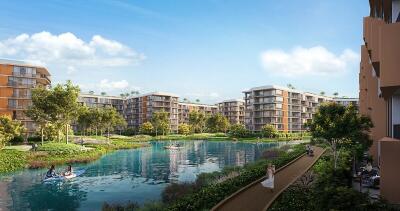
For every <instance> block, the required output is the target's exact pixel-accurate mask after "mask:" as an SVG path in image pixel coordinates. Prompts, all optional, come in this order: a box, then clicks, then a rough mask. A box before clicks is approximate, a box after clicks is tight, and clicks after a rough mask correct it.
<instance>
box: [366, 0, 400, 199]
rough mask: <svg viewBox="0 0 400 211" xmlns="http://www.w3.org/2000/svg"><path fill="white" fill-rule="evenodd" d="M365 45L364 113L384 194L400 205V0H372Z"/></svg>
mask: <svg viewBox="0 0 400 211" xmlns="http://www.w3.org/2000/svg"><path fill="white" fill-rule="evenodd" d="M369 3H370V15H369V16H368V17H364V32H363V40H364V45H362V46H361V64H360V74H359V83H360V93H359V95H360V109H359V110H360V113H361V114H364V115H368V116H370V117H371V119H372V122H373V123H374V128H372V129H371V137H372V139H373V140H374V142H373V145H372V147H371V148H370V153H371V154H372V155H373V158H374V164H375V165H378V166H379V169H380V176H381V177H380V193H381V196H382V197H383V198H385V199H386V200H388V201H389V202H391V203H397V204H400V183H399V178H400V177H399V175H400V168H399V161H400V59H399V56H400V0H384V1H378V0H370V1H369Z"/></svg>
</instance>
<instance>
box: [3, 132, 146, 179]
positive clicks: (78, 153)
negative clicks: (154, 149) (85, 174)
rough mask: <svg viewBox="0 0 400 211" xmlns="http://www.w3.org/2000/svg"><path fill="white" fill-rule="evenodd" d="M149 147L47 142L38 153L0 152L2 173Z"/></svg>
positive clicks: (120, 143) (115, 142)
mask: <svg viewBox="0 0 400 211" xmlns="http://www.w3.org/2000/svg"><path fill="white" fill-rule="evenodd" d="M146 146H148V144H147V143H145V142H139V143H138V142H133V141H127V140H124V139H111V140H110V141H106V140H97V141H96V143H85V144H84V145H82V146H81V145H78V144H75V143H70V144H65V143H58V142H46V143H45V144H44V145H42V146H39V147H38V148H37V150H36V151H19V150H17V149H4V150H1V151H0V173H7V172H12V171H16V170H20V169H23V168H45V167H48V166H50V165H62V164H72V163H88V162H91V161H94V160H97V159H99V158H100V157H101V156H103V155H105V154H106V153H109V152H112V151H115V150H120V149H135V148H140V147H146Z"/></svg>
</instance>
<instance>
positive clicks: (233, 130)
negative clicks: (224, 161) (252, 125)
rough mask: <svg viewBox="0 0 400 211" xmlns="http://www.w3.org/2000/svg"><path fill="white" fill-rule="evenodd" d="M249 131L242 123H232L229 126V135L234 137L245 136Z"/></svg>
mask: <svg viewBox="0 0 400 211" xmlns="http://www.w3.org/2000/svg"><path fill="white" fill-rule="evenodd" d="M249 133H250V132H249V131H248V130H247V129H246V127H245V126H244V125H242V124H234V125H231V127H230V128H229V135H230V136H232V137H235V138H245V137H248V136H249Z"/></svg>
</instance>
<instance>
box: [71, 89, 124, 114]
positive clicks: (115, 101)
mask: <svg viewBox="0 0 400 211" xmlns="http://www.w3.org/2000/svg"><path fill="white" fill-rule="evenodd" d="M78 101H79V102H80V103H81V104H82V105H86V106H88V107H93V108H101V107H114V108H115V109H116V110H117V111H118V112H119V113H120V114H121V115H124V104H125V99H124V98H122V97H116V96H105V95H95V94H84V93H81V94H79V97H78Z"/></svg>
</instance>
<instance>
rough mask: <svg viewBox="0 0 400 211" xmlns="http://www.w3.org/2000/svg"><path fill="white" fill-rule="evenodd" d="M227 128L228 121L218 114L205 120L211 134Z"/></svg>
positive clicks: (224, 131) (224, 130)
mask: <svg viewBox="0 0 400 211" xmlns="http://www.w3.org/2000/svg"><path fill="white" fill-rule="evenodd" d="M228 128H229V121H228V119H227V118H226V117H225V116H223V115H222V114H220V113H218V114H215V115H213V116H211V117H210V118H208V119H207V129H208V130H209V131H210V132H212V133H218V132H223V133H226V131H227V130H228Z"/></svg>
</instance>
